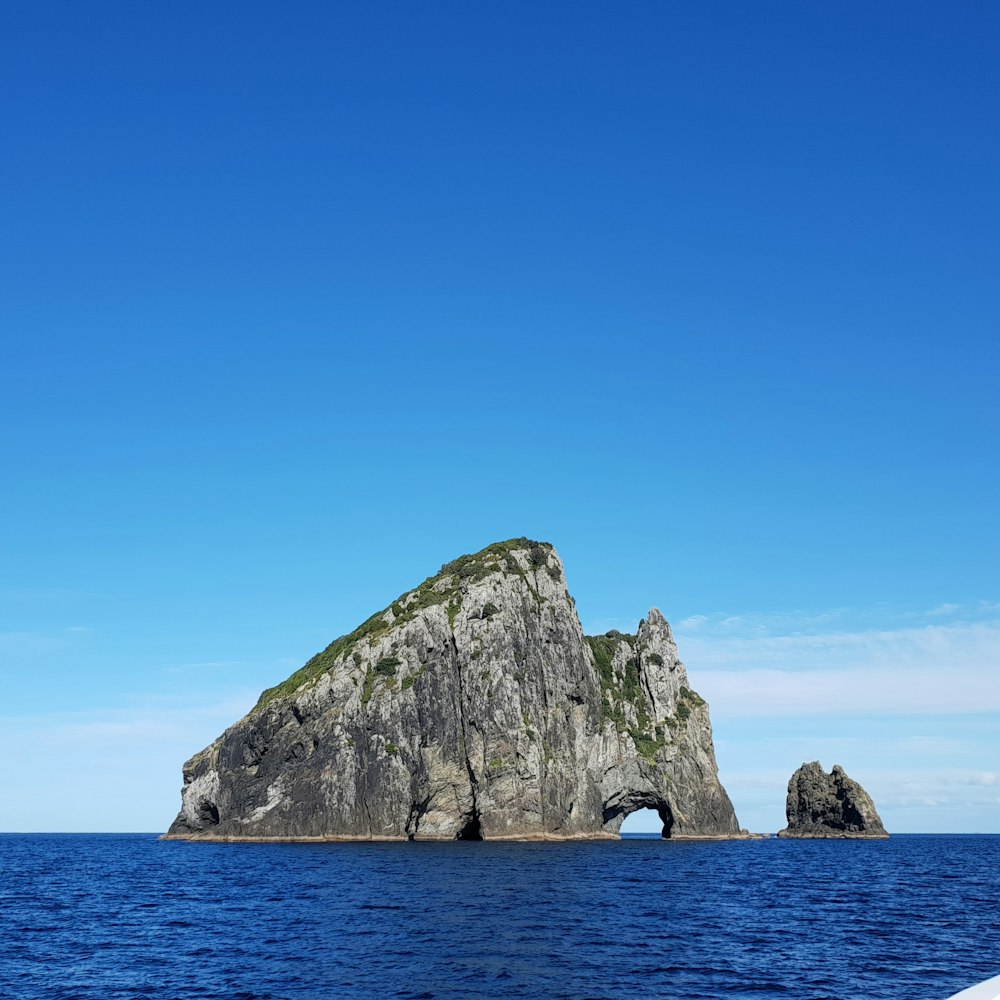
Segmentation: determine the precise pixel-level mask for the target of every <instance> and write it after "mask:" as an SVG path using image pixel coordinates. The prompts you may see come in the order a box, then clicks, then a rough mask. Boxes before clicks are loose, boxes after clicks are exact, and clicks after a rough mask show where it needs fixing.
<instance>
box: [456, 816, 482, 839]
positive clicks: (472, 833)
mask: <svg viewBox="0 0 1000 1000" xmlns="http://www.w3.org/2000/svg"><path fill="white" fill-rule="evenodd" d="M455 839H456V840H482V839H483V830H482V827H481V826H480V825H479V817H478V816H476V815H473V816H470V817H469V819H468V821H467V822H466V824H465V826H463V827H462V829H461V830H459V831H458V836H457V837H456V838H455Z"/></svg>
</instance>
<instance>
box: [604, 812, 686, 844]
mask: <svg viewBox="0 0 1000 1000" xmlns="http://www.w3.org/2000/svg"><path fill="white" fill-rule="evenodd" d="M673 825H674V817H673V813H672V812H671V811H670V806H668V805H659V806H644V807H642V808H639V809H635V810H633V811H632V812H630V813H628V814H627V815H626V816H625V818H624V819H623V820H622V825H621V828H620V829H619V831H618V833H619V836H620V837H622V838H623V839H630V838H644V839H647V840H649V839H655V838H657V837H659V838H662V839H664V840H667V839H669V837H670V832H671V830H672V829H673Z"/></svg>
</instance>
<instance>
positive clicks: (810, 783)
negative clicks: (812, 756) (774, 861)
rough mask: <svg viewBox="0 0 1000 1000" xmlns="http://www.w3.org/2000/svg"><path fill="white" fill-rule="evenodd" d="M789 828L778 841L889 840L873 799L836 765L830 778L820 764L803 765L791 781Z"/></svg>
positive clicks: (789, 786) (789, 783)
mask: <svg viewBox="0 0 1000 1000" xmlns="http://www.w3.org/2000/svg"><path fill="white" fill-rule="evenodd" d="M785 814H786V816H787V818H788V826H787V827H786V828H785V829H784V830H781V831H780V832H779V833H778V836H779V837H888V836H889V835H888V834H887V833H886V832H885V827H883V826H882V820H881V819H880V818H879V814H878V813H877V812H876V811H875V803H874V802H872V800H871V796H870V795H869V794H868V793H867V792H866V791H865V790H864V789H863V788H862V787H861V786H860V785H859V784H858V783H857V782H856V781H852V780H851V779H850V778H848V777H847V775H846V774H845V773H844V769H843V768H842V767H841V766H840V765H839V764H835V765H834V767H833V771H832V772H831V773H830V774H827V773H826V772H824V770H823V768H822V767H821V766H820V764H819V762H818V761H813V762H812V763H811V764H803V765H802V766H801V767H800V768H799V769H798V770H797V771H796V772H795V773H794V774H793V775H792V777H791V778H790V779H789V782H788V799H787V800H786V803H785Z"/></svg>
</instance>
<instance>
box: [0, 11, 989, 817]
mask: <svg viewBox="0 0 1000 1000" xmlns="http://www.w3.org/2000/svg"><path fill="white" fill-rule="evenodd" d="M998 43H1000V12H998V11H997V10H996V9H995V8H993V7H991V6H989V5H986V4H979V3H967V4H960V5H949V6H948V8H947V9H946V8H944V7H942V6H941V5H936V4H929V3H928V4H915V3H907V4H884V5H879V6H878V9H876V10H872V9H866V8H863V7H861V6H854V7H850V6H848V7H846V8H845V7H844V6H842V5H840V6H830V5H819V4H813V5H803V4H793V3H762V4H757V5H748V4H737V3H731V4H726V3H715V4H687V5H679V4H627V5H625V6H621V5H618V6H616V7H615V8H614V9H612V8H610V7H606V6H603V5H597V4H580V5H574V6H573V7H572V8H570V7H569V6H568V5H550V6H547V7H546V8H545V9H543V10H538V9H537V7H536V5H529V4H520V3H512V4H504V5H502V6H496V5H494V6H492V7H486V6H484V5H468V4H458V3H441V4H434V5H413V4H401V3H400V4H384V5H381V6H379V7H378V8H374V7H373V8H365V9H360V8H357V7H356V6H355V7H354V8H351V7H349V6H348V5H339V6H337V5H332V4H320V3H302V4H296V5H294V7H293V8H291V9H288V8H287V7H286V8H283V9H281V8H277V7H274V6H273V5H264V4H247V3H241V4H217V5H213V6H211V8H206V7H205V5H199V4H193V3H179V4H173V5H171V6H170V7H169V9H168V8H161V9H156V10H149V9H147V10H139V9H138V8H136V7H135V6H134V5H131V4H126V3H119V4H102V3H94V4H89V5H86V6H81V5H76V4H68V3H66V4H46V3H39V4H31V5H22V6H21V7H20V8H18V9H16V10H12V11H11V12H9V13H8V15H7V21H6V25H5V32H4V34H3V38H2V39H0V83H2V86H3V92H4V93H5V95H6V99H5V100H4V101H3V102H2V106H0V127H2V134H3V136H4V150H5V155H4V156H3V157H2V158H0V184H2V190H3V191H4V195H5V196H4V198H3V199H2V201H0V227H2V231H3V232H4V233H5V236H6V238H5V239H4V240H3V241H2V242H0V336H2V346H3V358H4V363H3V365H0V460H2V467H3V469H4V488H3V490H2V492H0V553H2V558H0V685H2V687H0V716H2V720H0V721H2V726H0V734H2V735H0V743H3V744H4V753H5V759H7V760H8V761H12V762H13V765H14V766H13V767H12V770H13V771H14V772H15V773H14V774H13V775H12V776H10V777H9V778H8V779H7V781H8V793H7V794H6V795H5V796H4V801H3V803H2V804H0V829H11V830H13V829H50V830H60V829H63V830H71V829H79V830H89V829H139V830H156V829H162V828H164V827H165V826H166V825H167V824H168V823H169V821H170V819H171V818H172V816H173V813H174V811H175V809H176V806H177V803H178V801H179V796H178V794H177V792H178V788H179V784H180V765H181V763H182V761H183V760H184V759H185V758H186V757H187V756H189V755H190V753H192V752H194V751H195V750H197V749H200V748H201V747H202V746H203V745H205V744H206V743H207V742H209V741H210V740H211V739H212V738H213V737H214V736H215V735H217V733H218V732H219V731H220V730H221V729H222V728H223V727H224V726H225V725H226V724H228V723H229V722H231V721H233V720H234V719H235V718H236V717H237V716H238V715H239V714H241V713H242V712H243V711H245V710H246V709H247V708H248V707H249V706H250V705H251V704H252V703H253V701H254V700H255V698H256V695H257V694H258V693H259V691H260V690H261V689H262V688H263V687H265V686H268V685H270V684H272V683H274V682H275V681H276V680H278V679H281V678H282V677H284V676H285V675H287V674H288V673H289V672H291V670H293V669H294V668H296V667H297V666H299V665H300V664H301V663H302V662H303V661H304V660H305V659H306V658H307V657H308V656H310V655H311V654H312V653H313V652H315V651H316V650H317V649H319V648H321V647H322V646H324V645H325V644H326V643H327V642H328V641H329V640H330V639H332V638H333V637H334V636H336V635H338V634H340V633H342V632H344V631H347V630H349V629H350V628H352V627H353V626H354V625H356V624H357V623H358V622H359V621H361V620H362V619H364V618H365V617H367V616H368V615H369V614H370V613H371V612H372V611H373V610H375V609H377V608H380V607H382V606H384V605H385V604H386V603H387V602H388V601H389V600H391V599H392V598H393V597H394V596H396V595H397V594H398V593H399V592H401V591H402V590H404V589H406V588H407V587H409V586H411V585H412V584H414V583H416V582H419V581H420V580H422V579H423V578H424V577H425V576H427V575H428V574H429V573H431V572H434V571H435V570H436V569H437V567H438V566H439V565H440V564H441V563H442V562H444V561H446V560H447V559H449V558H452V557H453V556H455V555H457V554H459V553H461V552H467V551H472V550H475V549H478V548H480V547H481V546H483V545H485V544H487V543H489V542H490V541H493V540H496V539H500V538H506V537H511V536H516V535H522V534H526V535H530V536H533V537H539V538H545V539H548V540H550V541H552V542H553V543H554V544H555V545H556V547H557V548H558V549H559V552H560V554H561V555H562V557H563V559H564V561H565V563H566V565H567V572H568V579H569V583H570V588H571V590H572V592H573V593H574V595H575V597H576V599H577V602H578V607H579V610H580V612H581V617H582V619H583V623H584V626H585V627H586V628H588V630H593V631H598V630H601V631H603V630H605V629H606V628H610V627H620V628H624V627H631V626H632V625H634V623H635V622H636V621H637V620H638V618H639V617H640V616H642V615H643V614H644V613H645V612H646V610H647V609H648V608H649V607H650V606H651V605H656V606H658V607H660V608H661V609H662V610H663V611H664V613H665V614H666V615H667V617H668V618H669V619H670V620H671V621H672V622H673V623H674V624H675V627H676V631H677V633H678V636H679V639H680V642H681V653H682V655H683V656H684V658H685V660H686V662H687V664H688V667H689V670H690V672H691V675H692V680H693V683H694V684H695V686H696V687H697V688H698V689H699V690H701V691H702V692H703V693H704V694H706V696H707V697H708V698H709V699H710V703H711V705H712V709H713V720H714V725H715V732H716V740H717V750H718V756H719V762H720V767H721V771H722V776H723V779H724V781H725V782H726V784H727V787H728V788H729V790H730V793H731V795H732V797H733V799H734V801H735V804H736V807H737V812H738V815H739V816H740V819H741V821H742V822H743V823H744V824H745V825H747V826H749V827H751V828H754V829H762V830H773V829H777V828H778V827H779V826H780V825H782V819H783V801H784V785H785V782H786V781H787V778H788V775H789V774H790V773H791V771H792V770H793V769H794V768H795V767H796V766H798V764H800V763H801V762H802V761H803V760H807V759H808V760H812V759H815V758H819V759H821V760H822V761H823V763H824V764H825V765H826V766H827V767H829V766H830V765H832V764H833V763H834V762H839V763H842V764H843V765H844V766H845V767H846V768H847V770H848V772H849V773H851V774H852V775H853V776H855V777H857V778H859V779H860V780H862V781H863V782H864V783H865V784H866V786H867V787H869V790H871V791H872V792H873V794H874V796H875V799H876V804H877V805H879V807H880V809H881V811H882V813H883V818H884V819H885V820H886V824H887V826H888V827H889V828H890V830H892V829H896V830H899V831H935V830H968V831H973V830H983V831H998V830H1000V679H998V678H1000V672H998V669H997V668H998V666H1000V663H998V661H1000V653H998V650H1000V643H998V640H1000V583H998V579H997V566H998V564H1000V558H998V557H1000V551H998V550H1000V532H998V530H997V522H996V511H997V510H998V506H1000V504H998V500H1000V496H998V494H1000V476H998V472H997V461H996V451H997V449H996V427H997V425H998V409H1000V407H998V402H997V399H998V393H997V391H996V378H997V372H998V367H1000V366H998V361H1000V357H998V354H1000V348H998V346H997V342H998V338H997V332H998V331H997V315H998V304H1000V301H998V300H1000V292H998V288H1000V283H998V282H997V274H998V264H1000V252H998V242H997V239H996V234H997V232H998V230H1000V226H998V223H1000V219H998V215H1000V212H998V198H997V194H996V190H997V185H996V178H997V166H998V153H1000V139H998V136H1000V129H998V127H997V126H998V120H997V119H998V114H997V112H998V104H1000V96H998V95H1000V65H998V63H997V60H996V58H995V53H996V50H997V45H998Z"/></svg>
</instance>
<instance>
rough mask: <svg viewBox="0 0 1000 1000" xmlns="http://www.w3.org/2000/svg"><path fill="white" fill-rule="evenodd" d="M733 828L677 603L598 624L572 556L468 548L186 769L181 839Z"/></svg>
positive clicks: (269, 697) (534, 549) (678, 832)
mask: <svg viewBox="0 0 1000 1000" xmlns="http://www.w3.org/2000/svg"><path fill="white" fill-rule="evenodd" d="M643 806H647V807H650V808H653V809H656V810H658V811H659V813H660V816H661V817H662V819H663V821H664V835H670V836H674V837H677V836H734V835H739V834H740V830H739V827H738V824H737V822H736V817H735V815H734V813H733V808H732V805H731V803H730V801H729V798H728V796H727V795H726V792H725V790H724V789H723V788H722V785H721V784H720V783H719V779H718V775H717V770H716V763H715V754H714V750H713V747H712V730H711V725H710V722H709V715H708V706H707V705H706V704H705V702H704V701H703V700H702V699H701V698H699V697H698V695H696V694H695V693H694V692H693V691H691V689H690V688H689V686H688V679H687V673H686V671H685V669H684V665H683V664H682V663H681V662H680V660H679V658H678V655H677V647H676V645H675V643H674V640H673V636H672V635H671V632H670V626H669V625H668V624H667V622H666V621H665V619H664V618H663V616H662V615H661V614H660V612H659V611H657V610H656V609H653V610H651V611H650V612H649V615H648V616H647V618H646V619H645V620H644V621H642V622H640V624H639V629H638V632H637V634H636V635H634V636H629V635H621V634H619V633H608V635H606V636H599V637H585V636H584V635H583V632H582V629H581V627H580V621H579V618H578V617H577V614H576V608H575V605H574V602H573V599H572V598H571V597H570V595H569V593H568V591H567V590H566V583H565V577H564V574H563V567H562V563H561V562H560V561H559V557H558V556H557V555H556V553H555V550H554V549H553V548H552V547H551V546H549V545H546V544H543V543H534V542H529V541H528V540H526V539H517V540H514V541H512V542H505V543H499V544H497V545H493V546H490V547H489V548H487V549H484V550H483V551H482V552H480V553H477V554H476V555H475V556H466V557H462V558H461V559H459V560H456V561H455V562H454V563H450V564H448V565H446V566H445V567H442V570H441V572H440V573H439V574H438V575H437V576H435V577H432V578H430V579H428V580H427V581H425V582H424V583H423V584H422V585H421V586H420V587H418V588H417V589H416V590H413V591H410V592H409V593H407V594H404V595H403V596H402V597H400V598H399V599H398V600H397V601H394V602H393V604H392V605H391V606H390V607H389V608H388V609H387V610H386V611H385V612H382V613H381V614H380V615H375V616H373V617H372V618H371V619H369V620H368V622H366V623H365V624H364V625H362V626H361V627H360V628H359V629H357V630H356V631H355V632H354V633H352V634H351V635H350V636H344V637H342V638H341V639H338V640H337V641H336V642H334V643H333V644H331V646H330V647H329V648H328V649H327V650H325V651H324V652H323V653H320V654H318V656H316V657H314V658H313V660H311V661H310V662H309V663H308V664H307V665H306V666H305V667H304V668H303V669H302V670H300V671H298V672H297V673H296V674H295V675H293V676H292V678H290V679H289V680H288V681H286V682H284V683H283V684H281V685H279V686H278V687H277V688H273V689H271V690H270V691H266V692H264V694H263V695H262V696H261V700H260V702H259V703H258V705H257V707H256V708H254V710H253V711H251V712H250V713H249V715H247V716H246V717H245V718H244V719H241V720H240V721H239V722H237V723H236V724H235V725H233V726H231V727H230V728H229V729H227V730H226V732H225V733H223V734H222V735H221V736H220V737H219V738H218V739H217V740H216V741H215V742H214V743H213V744H212V745H211V746H209V747H207V748H206V749H205V750H203V751H201V752H200V753H199V754H196V755H195V756H194V757H192V758H191V760H189V761H188V762H187V764H185V766H184V789H183V792H182V807H181V811H180V813H179V815H178V816H177V818H176V820H175V821H174V823H173V825H172V826H171V828H170V833H169V835H170V836H178V837H190V838H212V839H215V838H254V839H256V838H298V837H303V838H308V837H317V838H338V837H342V838H363V839H368V838H376V839H377V838H389V839H405V838H411V839H420V840H423V839H453V838H456V837H472V838H478V837H483V838H485V839H495V838H502V837H540V838H541V837H552V838H561V837H565V838H572V837H593V836H602V835H604V836H614V835H616V834H617V832H618V829H619V827H620V825H621V822H622V819H623V818H624V817H625V816H626V815H627V814H628V813H630V812H633V811H635V810H636V809H638V808H641V807H643Z"/></svg>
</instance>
